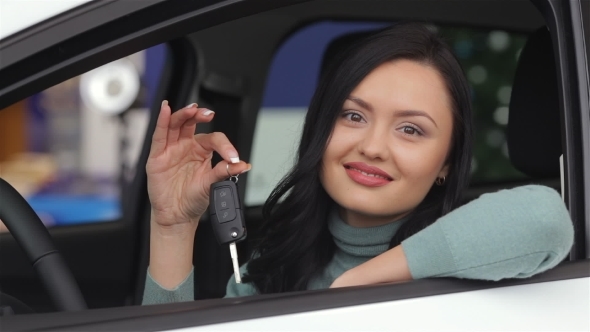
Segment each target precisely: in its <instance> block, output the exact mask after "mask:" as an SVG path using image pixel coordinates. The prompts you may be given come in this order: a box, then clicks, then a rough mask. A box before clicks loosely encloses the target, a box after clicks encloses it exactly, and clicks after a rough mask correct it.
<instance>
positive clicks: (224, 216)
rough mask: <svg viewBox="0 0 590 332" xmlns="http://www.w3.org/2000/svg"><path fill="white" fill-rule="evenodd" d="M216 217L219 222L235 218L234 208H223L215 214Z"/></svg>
mask: <svg viewBox="0 0 590 332" xmlns="http://www.w3.org/2000/svg"><path fill="white" fill-rule="evenodd" d="M217 219H218V220H219V222H220V223H224V222H228V221H231V220H234V219H236V210H235V209H225V210H220V211H219V213H218V214H217Z"/></svg>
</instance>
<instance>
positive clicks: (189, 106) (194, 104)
mask: <svg viewBox="0 0 590 332" xmlns="http://www.w3.org/2000/svg"><path fill="white" fill-rule="evenodd" d="M195 106H197V103H192V104H189V105H186V106H185V107H184V108H191V107H195Z"/></svg>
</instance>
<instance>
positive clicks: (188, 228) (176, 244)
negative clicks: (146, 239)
mask: <svg viewBox="0 0 590 332" xmlns="http://www.w3.org/2000/svg"><path fill="white" fill-rule="evenodd" d="M155 218H156V217H155V216H154V214H153V213H152V215H151V221H150V265H149V272H150V275H151V276H152V278H153V279H154V281H156V282H157V283H158V284H160V285H161V286H162V287H165V288H167V289H172V288H174V287H176V286H178V284H180V283H181V282H182V281H184V280H185V279H186V277H187V275H188V274H189V273H190V272H191V270H192V267H193V244H194V239H195V232H196V230H197V223H196V222H195V223H186V224H179V225H174V226H160V225H158V224H157V223H156V222H155Z"/></svg>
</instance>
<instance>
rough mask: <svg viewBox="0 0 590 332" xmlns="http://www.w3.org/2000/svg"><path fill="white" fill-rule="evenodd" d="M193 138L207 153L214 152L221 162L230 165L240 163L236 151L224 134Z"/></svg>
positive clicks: (203, 135) (201, 135)
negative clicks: (217, 154) (221, 159)
mask: <svg viewBox="0 0 590 332" xmlns="http://www.w3.org/2000/svg"><path fill="white" fill-rule="evenodd" d="M194 138H195V140H196V141H197V143H199V145H201V146H202V147H203V149H205V150H206V151H207V152H209V153H210V152H213V151H216V152H217V153H219V155H220V156H221V158H223V160H225V161H227V162H229V163H232V164H236V163H238V162H240V157H239V155H238V150H236V148H235V147H234V146H233V145H232V144H231V142H230V141H229V139H228V138H227V136H225V134H224V133H220V132H215V133H211V134H197V135H195V136H194Z"/></svg>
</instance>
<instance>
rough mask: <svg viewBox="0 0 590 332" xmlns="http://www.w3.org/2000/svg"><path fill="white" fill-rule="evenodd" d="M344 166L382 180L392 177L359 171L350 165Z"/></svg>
mask: <svg viewBox="0 0 590 332" xmlns="http://www.w3.org/2000/svg"><path fill="white" fill-rule="evenodd" d="M344 168H346V169H349V170H351V171H355V172H359V173H361V174H362V175H364V176H370V177H374V178H378V179H384V180H387V181H393V179H392V178H390V177H387V176H383V175H380V174H374V173H367V172H365V171H361V170H360V169H356V168H354V167H352V166H348V165H345V166H344Z"/></svg>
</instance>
